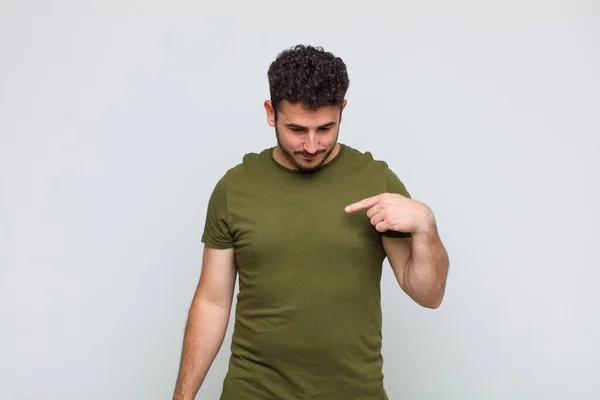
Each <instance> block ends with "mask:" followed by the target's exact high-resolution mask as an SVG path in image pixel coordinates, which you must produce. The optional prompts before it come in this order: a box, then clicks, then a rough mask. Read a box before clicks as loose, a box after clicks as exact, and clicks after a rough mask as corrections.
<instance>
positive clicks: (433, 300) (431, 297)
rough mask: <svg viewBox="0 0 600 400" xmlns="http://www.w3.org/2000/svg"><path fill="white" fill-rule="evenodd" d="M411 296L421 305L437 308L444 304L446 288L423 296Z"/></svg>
mask: <svg viewBox="0 0 600 400" xmlns="http://www.w3.org/2000/svg"><path fill="white" fill-rule="evenodd" d="M411 297H412V299H413V300H414V301H415V302H416V303H417V304H418V305H420V306H421V307H424V308H429V309H431V310H436V309H438V308H440V306H441V305H442V301H443V300H444V290H443V289H442V290H439V291H436V292H433V293H432V292H429V293H427V294H425V295H422V296H418V295H414V296H411Z"/></svg>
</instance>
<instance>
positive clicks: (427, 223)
mask: <svg viewBox="0 0 600 400" xmlns="http://www.w3.org/2000/svg"><path fill="white" fill-rule="evenodd" d="M423 207H424V210H423V216H422V217H421V224H420V226H419V227H418V228H417V230H416V231H415V232H413V235H414V236H430V235H435V234H436V233H437V225H436V222H435V217H434V215H433V212H432V211H431V210H430V209H429V207H427V206H425V205H423Z"/></svg>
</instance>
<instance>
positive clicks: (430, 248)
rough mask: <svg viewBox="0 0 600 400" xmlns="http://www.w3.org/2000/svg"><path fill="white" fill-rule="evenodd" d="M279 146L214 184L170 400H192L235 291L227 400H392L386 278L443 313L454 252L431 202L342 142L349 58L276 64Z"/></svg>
mask: <svg viewBox="0 0 600 400" xmlns="http://www.w3.org/2000/svg"><path fill="white" fill-rule="evenodd" d="M268 76H269V85H270V91H271V100H270V101H266V102H265V109H266V114H267V122H268V123H269V125H271V126H272V127H273V128H275V133H276V137H277V145H276V146H275V147H273V148H269V149H266V150H264V151H262V152H260V153H259V154H254V153H251V154H247V155H246V156H245V157H244V159H243V162H242V163H240V164H239V165H237V166H235V167H234V168H232V169H230V170H229V171H228V172H227V173H226V174H225V175H224V176H223V177H222V179H220V181H219V182H218V184H217V185H216V187H215V188H214V191H213V193H212V196H211V198H210V201H209V205H208V211H207V218H206V225H205V230H204V235H203V238H202V241H203V242H204V244H205V248H204V255H203V263H202V273H201V277H200V282H199V284H198V288H197V290H196V294H195V296H194V299H193V302H192V306H191V309H190V312H189V317H188V323H187V327H186V331H185V337H184V344H183V355H182V359H181V365H180V370H179V376H178V380H177V384H176V389H175V395H174V398H175V399H193V398H194V397H195V395H196V393H197V391H198V390H199V388H200V385H201V384H202V382H203V380H204V378H205V376H206V373H207V372H208V369H209V368H210V366H211V364H212V362H213V360H214V358H215V356H216V354H217V352H218V351H219V349H220V347H221V345H222V343H223V339H224V335H225V332H226V328H227V324H228V320H229V315H230V311H231V305H232V299H233V292H234V285H235V279H236V275H239V288H240V291H239V295H238V301H237V307H236V314H235V316H236V319H235V329H234V333H233V339H232V344H231V357H230V362H229V369H228V372H227V375H226V377H225V381H224V384H223V390H222V394H221V399H222V400H243V399H248V400H259V399H260V400H263V399H264V400H273V399H277V400H283V399H326V400H349V399H352V400H360V399H370V400H373V399H387V395H386V393H385V389H384V386H383V374H382V356H381V338H382V336H381V318H382V316H381V306H380V280H381V272H382V263H383V261H384V259H385V258H386V257H387V258H388V260H389V262H390V265H391V266H392V269H393V271H394V274H395V276H396V279H397V281H398V283H399V285H400V287H401V288H402V289H403V290H404V291H405V292H406V293H407V294H408V295H409V296H410V297H411V298H412V299H413V300H414V301H415V302H417V303H418V304H420V305H421V306H423V307H427V308H437V307H438V306H439V305H440V303H441V302H442V298H443V296H444V289H445V282H446V276H447V270H448V256H447V254H446V251H445V250H444V246H443V245H442V243H441V241H440V238H439V236H438V234H437V230H436V224H435V220H434V217H433V214H432V212H431V210H430V209H429V208H428V207H427V206H426V205H424V204H422V203H420V202H418V201H415V200H413V199H411V198H410V196H409V194H408V192H407V191H406V188H405V187H404V185H403V183H402V182H401V181H400V180H399V179H398V177H397V176H396V175H395V174H394V173H393V172H392V171H391V170H390V169H389V168H388V166H387V164H386V163H385V162H383V161H377V160H374V159H373V157H372V156H371V154H370V153H369V152H366V153H361V152H359V151H357V150H355V149H353V148H351V147H349V146H346V145H344V144H341V143H339V142H338V133H339V128H340V123H341V121H342V111H343V110H344V107H345V106H346V100H345V94H346V91H347V89H348V85H349V80H348V75H347V72H346V66H345V64H344V62H343V61H342V60H341V59H340V58H337V57H335V56H334V55H332V54H331V53H328V52H325V51H323V50H322V49H321V48H313V47H310V46H308V47H305V46H296V47H294V48H292V49H288V50H286V51H284V52H282V53H281V54H280V55H279V56H278V57H277V59H276V60H275V61H274V62H273V63H272V64H271V66H270V68H269V73H268Z"/></svg>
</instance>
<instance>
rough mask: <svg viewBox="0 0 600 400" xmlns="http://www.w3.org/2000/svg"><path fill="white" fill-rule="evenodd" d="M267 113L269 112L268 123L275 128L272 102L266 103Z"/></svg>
mask: <svg viewBox="0 0 600 400" xmlns="http://www.w3.org/2000/svg"><path fill="white" fill-rule="evenodd" d="M264 105H265V111H266V112H267V123H268V124H269V125H271V126H272V127H273V128H275V109H274V108H273V103H271V100H266V101H265V104H264Z"/></svg>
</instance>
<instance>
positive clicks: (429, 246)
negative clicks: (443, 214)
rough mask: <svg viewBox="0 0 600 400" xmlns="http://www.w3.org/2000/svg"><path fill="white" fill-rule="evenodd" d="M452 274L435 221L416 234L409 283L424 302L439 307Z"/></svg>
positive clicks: (407, 272)
mask: <svg viewBox="0 0 600 400" xmlns="http://www.w3.org/2000/svg"><path fill="white" fill-rule="evenodd" d="M447 275H448V254H447V253H446V250H445V249H444V245H443V244H442V241H441V239H440V237H439V235H438V232H437V228H436V227H435V223H433V224H431V226H429V227H428V228H427V229H425V230H424V231H422V232H415V233H413V235H412V255H411V257H410V259H409V262H408V265H407V267H406V276H405V279H404V281H405V284H406V290H407V292H408V293H409V294H410V296H411V297H412V298H413V299H414V300H415V301H416V302H417V303H419V304H420V305H422V306H424V307H428V308H437V307H439V306H440V304H441V302H442V298H443V297H444V291H445V286H446V277H447Z"/></svg>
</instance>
